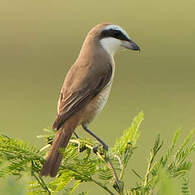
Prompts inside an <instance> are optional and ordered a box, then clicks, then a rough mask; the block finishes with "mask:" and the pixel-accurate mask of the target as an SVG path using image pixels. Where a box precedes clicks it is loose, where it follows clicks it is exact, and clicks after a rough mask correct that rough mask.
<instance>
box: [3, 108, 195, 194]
mask: <svg viewBox="0 0 195 195" xmlns="http://www.w3.org/2000/svg"><path fill="white" fill-rule="evenodd" d="M142 121H143V112H140V113H139V114H138V115H137V116H136V117H135V118H134V120H133V122H132V124H131V126H130V128H129V129H127V130H125V131H124V133H123V135H122V136H121V138H120V139H118V140H117V141H116V144H115V145H114V146H113V147H112V148H110V149H109V152H106V151H104V149H103V148H102V147H100V146H99V147H98V150H97V152H96V153H94V152H93V147H94V146H95V145H94V143H93V142H92V141H91V140H89V139H81V138H75V137H72V139H71V140H70V143H69V145H68V147H67V148H66V150H64V151H63V150H61V152H62V153H63V156H64V158H63V162H62V165H61V166H60V169H59V172H58V175H57V177H56V178H54V179H50V178H45V177H44V178H42V177H40V175H39V172H40V169H41V167H42V164H43V163H44V158H43V157H44V156H45V155H46V151H48V147H49V146H50V144H51V143H52V140H53V137H54V135H55V132H54V131H52V130H47V131H48V132H49V133H50V135H49V136H48V135H47V136H46V135H43V136H39V137H41V138H46V140H47V143H49V144H47V145H46V146H44V147H43V148H41V149H37V147H35V146H31V145H30V144H27V143H24V142H23V141H21V140H16V139H13V138H10V137H8V136H5V135H1V136H0V168H1V169H0V177H2V178H5V177H7V176H10V175H14V176H17V177H18V178H19V179H20V178H22V177H24V175H26V174H30V175H31V178H32V181H31V182H30V183H29V185H28V189H27V193H28V194H29V195H31V194H56V193H61V194H72V193H73V192H75V190H76V189H78V187H79V186H80V184H82V183H83V182H88V183H90V182H92V183H95V184H96V185H98V186H99V187H101V188H103V189H104V190H105V192H107V193H109V194H123V195H125V194H126V195H149V194H158V195H165V194H173V195H174V194H178V193H177V192H176V188H175V181H177V180H180V183H181V186H180V189H181V190H180V192H181V194H183V195H190V194H191V192H190V188H189V182H190V181H189V176H188V173H189V171H190V169H191V166H192V162H191V160H190V159H189V157H190V155H191V154H192V152H194V151H195V142H193V143H191V140H192V136H193V134H194V131H191V132H190V133H189V135H188V136H187V137H186V139H185V140H184V141H183V143H182V144H181V146H180V147H176V146H177V142H178V139H179V137H180V135H181V131H180V130H178V131H176V133H175V136H174V138H173V140H172V143H171V146H170V147H169V148H168V150H167V152H166V153H165V154H163V155H162V154H160V153H159V151H160V150H161V148H162V146H163V142H162V141H161V138H160V135H158V136H157V138H156V140H155V143H154V146H153V148H152V149H151V151H150V156H149V159H148V165H147V170H146V173H145V175H144V176H142V175H140V174H139V173H138V171H137V170H132V173H133V174H135V175H136V176H137V178H138V182H137V183H136V184H133V183H131V184H130V183H127V181H126V182H125V181H124V174H125V173H126V172H125V170H126V167H127V165H128V162H129V160H130V159H131V157H132V155H133V153H134V150H135V148H136V147H137V140H138V138H139V136H140V131H139V126H140V124H141V122H142ZM157 156H158V158H157ZM126 174H127V173H126ZM133 185H134V186H133ZM79 194H80V195H87V193H86V192H80V193H79Z"/></svg>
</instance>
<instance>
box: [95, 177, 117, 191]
mask: <svg viewBox="0 0 195 195" xmlns="http://www.w3.org/2000/svg"><path fill="white" fill-rule="evenodd" d="M92 182H94V183H95V184H97V185H98V186H100V187H101V188H103V189H104V190H106V191H107V192H108V193H109V194H111V195H114V193H113V192H111V191H110V190H109V189H108V188H107V187H106V186H104V185H103V184H102V183H100V182H98V181H96V180H94V179H92Z"/></svg>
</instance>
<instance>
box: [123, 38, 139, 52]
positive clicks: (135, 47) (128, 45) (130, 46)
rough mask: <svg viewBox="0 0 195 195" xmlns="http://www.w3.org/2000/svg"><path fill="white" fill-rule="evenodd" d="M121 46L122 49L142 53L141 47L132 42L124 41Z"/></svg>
mask: <svg viewBox="0 0 195 195" xmlns="http://www.w3.org/2000/svg"><path fill="white" fill-rule="evenodd" d="M121 46H122V47H125V48H127V49H131V50H135V51H140V48H139V46H138V45H137V44H136V43H135V42H133V41H132V40H129V41H122V44H121Z"/></svg>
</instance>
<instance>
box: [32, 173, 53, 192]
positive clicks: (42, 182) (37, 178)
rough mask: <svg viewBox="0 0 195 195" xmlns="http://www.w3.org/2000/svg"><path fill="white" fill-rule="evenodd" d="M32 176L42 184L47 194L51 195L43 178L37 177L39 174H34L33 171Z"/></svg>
mask: <svg viewBox="0 0 195 195" xmlns="http://www.w3.org/2000/svg"><path fill="white" fill-rule="evenodd" d="M33 176H34V177H35V179H36V180H37V181H38V183H39V184H40V185H41V186H42V188H43V189H45V190H46V191H47V192H48V194H49V195H51V191H50V190H49V188H48V187H47V185H46V184H45V182H44V181H43V179H42V178H41V177H39V176H36V174H35V173H33Z"/></svg>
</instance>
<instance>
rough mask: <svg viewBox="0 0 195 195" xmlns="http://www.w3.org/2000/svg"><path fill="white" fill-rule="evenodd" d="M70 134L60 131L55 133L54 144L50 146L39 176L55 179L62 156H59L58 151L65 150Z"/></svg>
mask: <svg viewBox="0 0 195 195" xmlns="http://www.w3.org/2000/svg"><path fill="white" fill-rule="evenodd" d="M71 135H72V132H71V131H66V132H65V131H63V129H60V130H59V131H58V132H57V133H56V137H55V139H54V142H53V144H52V146H51V149H50V151H49V154H48V156H47V159H46V162H45V164H44V165H43V168H42V170H41V172H40V175H41V176H47V175H50V176H51V177H55V176H56V175H57V172H58V168H59V166H60V163H61V161H62V154H60V152H59V149H60V148H65V147H66V146H67V144H68V142H69V140H70V138H71Z"/></svg>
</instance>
